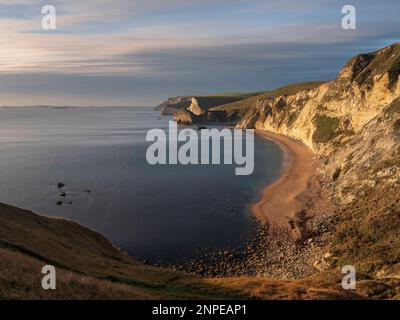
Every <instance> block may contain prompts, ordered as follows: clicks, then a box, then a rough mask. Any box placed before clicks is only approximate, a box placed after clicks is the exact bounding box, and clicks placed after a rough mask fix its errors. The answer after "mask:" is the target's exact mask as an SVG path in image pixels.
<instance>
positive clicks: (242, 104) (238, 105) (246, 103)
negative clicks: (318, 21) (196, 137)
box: [212, 81, 324, 110]
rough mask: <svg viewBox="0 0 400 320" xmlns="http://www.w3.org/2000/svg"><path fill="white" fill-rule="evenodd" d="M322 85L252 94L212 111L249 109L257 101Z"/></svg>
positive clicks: (293, 86) (292, 87)
mask: <svg viewBox="0 0 400 320" xmlns="http://www.w3.org/2000/svg"><path fill="white" fill-rule="evenodd" d="M323 83H324V82H323V81H314V82H301V83H294V84H290V85H287V86H284V87H281V88H278V89H275V90H271V91H266V92H263V93H261V94H252V95H251V96H250V97H248V98H245V99H241V100H239V101H235V102H232V103H228V104H225V105H220V106H218V107H215V108H213V109H212V110H234V109H243V108H250V107H252V106H254V105H255V103H256V102H257V100H259V99H266V98H273V97H277V96H282V95H292V94H295V93H297V92H299V91H301V90H306V89H313V88H315V87H318V86H320V85H321V84H323Z"/></svg>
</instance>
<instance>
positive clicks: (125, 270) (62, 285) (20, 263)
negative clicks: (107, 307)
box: [0, 204, 356, 299]
mask: <svg viewBox="0 0 400 320" xmlns="http://www.w3.org/2000/svg"><path fill="white" fill-rule="evenodd" d="M45 264H52V265H54V266H56V268H57V290H54V291H45V290H42V289H41V286H40V283H41V279H42V275H41V273H40V271H41V268H42V267H43V266H44V265H45ZM332 277H334V275H331V276H328V277H327V278H323V280H321V279H305V280H301V281H300V280H299V281H272V280H266V279H247V278H240V279H238V278H229V279H205V278H198V277H194V276H191V275H187V274H184V273H180V272H174V271H170V270H166V269H162V268H155V267H151V266H147V265H144V264H141V263H138V262H137V261H135V260H134V259H132V258H131V257H129V256H128V255H126V254H124V253H122V252H121V251H119V250H118V249H116V248H115V247H113V245H112V244H111V243H110V242H109V241H108V240H107V239H105V238H104V237H103V236H101V235H99V234H98V233H96V232H94V231H91V230H89V229H87V228H84V227H82V226H80V225H78V224H77V223H74V222H71V221H67V220H64V219H55V218H47V217H43V216H39V215H36V214H33V213H31V212H29V211H25V210H22V209H18V208H15V207H11V206H8V205H4V204H0V299H10V298H11V299H100V298H101V299H224V298H231V299H232V298H233V299H248V298H262V299H274V298H279V299H285V298H286V299H288V298H295V299H296V298H299V299H307V298H319V299H323V298H353V297H355V296H356V295H355V294H353V293H351V292H344V291H343V290H341V289H340V288H339V285H338V283H337V281H335V280H334V279H333V278H332Z"/></svg>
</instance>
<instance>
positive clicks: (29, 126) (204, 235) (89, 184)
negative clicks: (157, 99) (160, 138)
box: [0, 107, 283, 264]
mask: <svg viewBox="0 0 400 320" xmlns="http://www.w3.org/2000/svg"><path fill="white" fill-rule="evenodd" d="M169 121H171V117H170V116H161V115H160V113H159V112H158V111H155V110H154V108H151V107H131V108H130V107H76V108H55V107H54V108H53V107H26V108H25V107H15V108H5V107H4V108H0V202H3V203H7V204H11V205H14V206H18V207H21V208H24V209H27V210H31V211H33V212H35V213H38V214H41V215H46V216H51V217H63V218H66V219H69V220H73V221H76V222H78V223H80V224H82V225H84V226H86V227H88V228H90V229H92V230H95V231H97V232H99V233H100V234H102V235H104V236H105V237H107V238H108V239H109V240H110V241H111V242H112V243H113V244H114V245H115V246H117V247H119V248H121V249H122V250H124V251H126V252H128V253H129V254H130V255H131V256H133V257H135V258H136V259H139V260H148V261H150V262H153V263H160V264H163V263H164V264H166V263H179V262H181V261H184V260H187V259H192V258H195V256H196V254H197V253H198V252H199V251H201V250H204V249H212V250H222V249H225V248H228V247H229V248H230V247H236V246H240V245H241V244H244V243H245V242H246V240H247V239H249V238H250V237H251V235H252V232H254V228H255V226H256V221H255V219H254V218H253V216H252V214H251V205H252V204H253V203H255V202H257V200H258V199H259V198H260V197H261V192H262V190H263V188H264V187H265V186H266V185H268V184H270V183H272V182H273V181H274V180H275V179H276V178H277V177H278V176H279V173H280V171H281V167H282V161H283V154H282V152H281V150H280V149H279V147H278V146H277V145H276V144H274V143H273V142H271V141H267V140H265V139H264V138H262V137H260V136H258V135H255V142H254V143H255V155H254V156H255V158H254V159H255V166H254V172H253V173H252V174H251V175H248V176H238V175H235V168H236V165H235V164H221V165H181V164H175V165H174V164H170V165H168V164H166V165H150V164H149V163H148V162H147V160H146V150H147V148H148V147H149V146H150V145H151V144H152V142H148V141H146V134H147V132H148V131H149V130H151V129H155V128H159V129H163V130H165V131H168V124H169ZM214 127H215V128H220V129H222V128H225V127H226V126H214ZM185 128H191V126H187V127H184V126H183V127H180V130H183V129H185ZM59 183H62V184H64V187H63V188H59V186H58V184H59ZM63 193H65V194H63ZM27 236H29V235H27Z"/></svg>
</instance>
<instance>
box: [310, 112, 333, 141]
mask: <svg viewBox="0 0 400 320" xmlns="http://www.w3.org/2000/svg"><path fill="white" fill-rule="evenodd" d="M313 122H314V125H315V126H316V130H315V132H314V134H313V141H315V142H321V143H325V142H329V141H331V140H332V139H334V138H335V137H337V135H338V127H339V119H338V118H331V117H328V116H325V115H317V116H315V118H314V119H313Z"/></svg>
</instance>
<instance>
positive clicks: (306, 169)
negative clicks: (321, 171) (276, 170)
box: [252, 130, 317, 229]
mask: <svg viewBox="0 0 400 320" xmlns="http://www.w3.org/2000/svg"><path fill="white" fill-rule="evenodd" d="M256 132H257V134H259V135H261V136H262V137H264V138H266V139H268V140H272V141H274V142H275V143H277V144H278V145H279V146H280V148H281V149H282V151H283V152H284V164H283V167H282V174H281V176H280V177H279V178H278V179H277V180H276V181H275V182H274V183H273V184H270V185H268V186H267V187H266V188H265V189H264V190H263V192H262V196H261V200H260V201H259V202H258V203H256V204H254V205H253V207H252V209H253V213H254V215H255V216H256V217H257V218H258V219H260V221H261V222H262V223H264V224H267V225H269V226H273V227H287V228H290V229H295V227H294V225H293V223H292V222H291V221H293V218H294V217H295V216H296V214H297V213H299V212H300V211H301V210H303V209H304V207H305V205H306V204H305V199H304V197H303V196H302V194H303V193H304V192H305V191H310V190H309V188H312V186H311V184H310V180H311V177H312V176H313V174H314V173H315V170H316V165H317V163H316V161H314V160H313V157H314V154H313V152H312V151H311V150H310V149H309V148H308V147H307V146H305V145H304V144H303V143H301V142H299V141H297V140H295V139H292V138H289V137H286V136H282V135H278V134H274V133H270V132H267V131H262V130H257V131H256Z"/></svg>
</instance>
